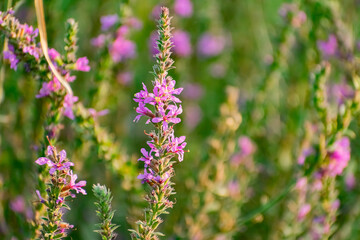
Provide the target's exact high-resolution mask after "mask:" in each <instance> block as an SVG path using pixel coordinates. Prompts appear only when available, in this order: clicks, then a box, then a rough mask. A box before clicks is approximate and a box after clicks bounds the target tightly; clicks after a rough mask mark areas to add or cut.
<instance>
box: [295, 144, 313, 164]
mask: <svg viewBox="0 0 360 240" xmlns="http://www.w3.org/2000/svg"><path fill="white" fill-rule="evenodd" d="M313 153H314V149H313V148H312V147H307V148H304V149H303V150H302V151H301V154H300V156H299V157H298V159H297V162H298V164H299V165H303V164H304V163H305V159H306V158H307V157H308V156H310V155H311V154H313Z"/></svg>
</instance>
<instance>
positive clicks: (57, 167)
mask: <svg viewBox="0 0 360 240" xmlns="http://www.w3.org/2000/svg"><path fill="white" fill-rule="evenodd" d="M51 155H53V149H52V147H51V146H48V148H47V156H51ZM58 160H59V162H57V163H55V162H53V161H51V160H50V159H49V158H46V157H41V158H38V159H37V160H36V161H35V163H37V164H39V165H44V164H47V165H48V166H49V167H50V171H49V173H50V174H51V175H53V174H54V173H55V171H62V170H69V169H70V167H71V166H74V163H72V162H69V161H66V152H65V150H62V151H61V152H60V154H59V156H58Z"/></svg>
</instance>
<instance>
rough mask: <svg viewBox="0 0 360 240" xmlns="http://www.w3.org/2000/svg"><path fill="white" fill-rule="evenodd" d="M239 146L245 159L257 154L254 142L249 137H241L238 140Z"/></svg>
mask: <svg viewBox="0 0 360 240" xmlns="http://www.w3.org/2000/svg"><path fill="white" fill-rule="evenodd" d="M238 145H239V147H240V151H241V153H242V154H243V156H244V157H246V156H249V155H250V154H253V153H254V152H255V146H254V144H253V142H252V141H251V140H250V138H249V137H247V136H241V137H240V138H239V139H238Z"/></svg>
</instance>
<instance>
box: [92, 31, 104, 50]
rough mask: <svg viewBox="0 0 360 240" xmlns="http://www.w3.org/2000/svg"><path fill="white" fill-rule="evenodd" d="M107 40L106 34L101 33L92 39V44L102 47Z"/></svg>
mask: <svg viewBox="0 0 360 240" xmlns="http://www.w3.org/2000/svg"><path fill="white" fill-rule="evenodd" d="M105 41H106V36H105V35H104V34H100V35H99V36H97V37H95V38H92V39H91V45H93V46H94V47H97V48H100V47H102V46H104V44H105Z"/></svg>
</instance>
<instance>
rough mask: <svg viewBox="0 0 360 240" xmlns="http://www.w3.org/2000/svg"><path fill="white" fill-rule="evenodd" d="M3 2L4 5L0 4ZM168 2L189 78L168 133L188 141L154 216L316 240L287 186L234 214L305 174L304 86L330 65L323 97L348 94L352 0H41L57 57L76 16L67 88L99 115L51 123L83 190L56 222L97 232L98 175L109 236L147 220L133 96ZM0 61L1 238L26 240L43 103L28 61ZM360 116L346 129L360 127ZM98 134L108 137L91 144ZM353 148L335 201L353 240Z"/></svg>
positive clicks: (254, 234) (141, 141) (193, 226)
mask: <svg viewBox="0 0 360 240" xmlns="http://www.w3.org/2000/svg"><path fill="white" fill-rule="evenodd" d="M7 4H8V3H7V1H2V2H1V3H0V10H1V11H4V10H6V8H7ZM11 5H12V6H15V5H17V6H19V7H18V9H17V10H16V13H15V16H17V17H18V18H19V19H20V22H21V23H28V24H29V25H34V26H36V25H37V24H36V15H35V8H34V4H33V2H32V1H29V0H25V1H21V2H19V1H16V0H13V1H12V3H11ZM163 5H164V6H167V7H169V9H170V14H171V15H172V16H173V19H172V26H173V27H174V30H173V42H174V45H175V47H174V53H173V58H174V60H175V67H176V68H175V69H174V70H172V71H171V73H170V74H171V76H172V77H173V78H174V79H175V80H176V81H177V87H184V91H183V93H182V95H180V98H181V100H182V101H183V108H184V112H183V115H182V116H181V117H182V123H181V124H178V125H176V127H175V131H176V134H177V135H178V136H182V135H184V136H186V141H187V142H188V145H187V149H188V150H189V153H186V154H185V158H184V161H183V162H182V163H181V164H176V165H175V171H176V175H175V177H174V181H175V182H176V185H175V189H176V192H177V194H176V196H175V198H176V204H175V205H174V208H173V209H171V211H170V214H169V215H166V216H163V218H164V223H163V224H162V225H161V231H163V232H164V233H165V234H166V237H165V238H164V239H192V240H201V239H216V240H225V239H251V240H254V239H316V238H315V237H314V234H312V232H311V231H312V230H310V229H311V225H312V217H311V216H308V217H304V218H302V217H300V218H299V208H300V205H301V204H303V203H302V202H301V199H300V198H299V197H298V195H299V194H298V192H297V191H296V190H293V191H290V192H289V193H287V194H286V196H285V197H284V199H282V201H280V202H279V203H278V204H276V205H274V206H272V207H271V208H270V209H269V210H268V211H267V212H265V213H264V214H257V215H256V216H255V217H254V218H252V219H251V220H250V221H247V222H246V223H242V222H241V219H242V218H243V217H245V216H248V214H249V213H250V212H252V211H253V210H255V209H257V208H258V207H260V206H261V205H263V204H265V203H267V202H268V201H269V200H271V199H274V198H276V197H278V196H280V194H282V193H283V191H284V189H286V188H287V186H288V184H289V182H290V181H291V180H292V179H294V178H296V177H297V176H299V174H300V173H301V167H300V166H299V165H298V158H299V157H300V156H301V153H302V151H303V148H304V146H305V147H306V144H311V139H312V135H314V134H316V129H314V128H316V126H315V127H314V124H313V123H314V122H316V121H318V119H317V116H316V112H315V110H314V107H313V105H312V95H311V92H312V85H311V81H310V73H311V72H312V71H313V70H314V68H315V67H316V65H317V64H319V63H320V62H321V61H323V60H326V61H329V62H330V63H331V64H332V66H333V68H332V69H333V71H332V74H331V77H330V78H329V82H328V85H327V89H328V98H327V99H328V101H329V106H330V107H332V108H331V109H333V111H334V112H335V111H336V109H337V107H338V104H339V101H341V100H342V99H343V98H345V97H346V96H347V95H346V94H351V93H349V91H351V89H350V90H349V91H348V92H346V89H348V88H349V87H350V84H349V78H348V75H347V74H346V71H345V70H344V69H346V66H345V65H346V58H345V57H344V56H339V55H341V54H340V53H339V52H340V51H342V49H343V48H346V47H347V48H346V49H347V50H348V51H347V52H351V57H356V56H358V55H359V45H358V44H357V39H359V34H360V29H359V28H358V26H359V14H358V12H359V10H360V9H359V8H360V2H359V1H357V0H346V1H335V0H331V1H316V0H301V1H300V0H299V1H283V0H271V1H263V0H229V1H216V0H207V1H200V0H174V1H170V0H169V1H155V0H148V1H140V0H129V1H124V0H123V1H120V0H116V1H113V0H107V1H101V0H92V1H85V0H77V1H72V0H58V1H48V0H45V1H44V6H45V16H46V25H47V26H46V27H47V34H48V42H49V47H50V48H55V49H57V51H58V52H60V53H63V52H64V50H63V49H64V38H65V35H66V28H65V23H66V21H67V19H69V18H73V19H74V20H75V21H77V22H78V52H77V56H79V57H83V56H86V57H87V58H88V59H89V65H90V66H91V71H89V72H80V73H77V74H76V80H75V81H74V82H72V83H71V87H72V89H73V91H74V94H75V95H76V96H78V97H79V101H81V102H82V103H83V104H84V106H85V107H86V108H93V109H95V110H96V111H97V112H98V113H99V114H97V115H96V114H95V113H94V116H93V118H94V122H95V124H96V126H97V127H98V128H97V130H95V133H94V131H92V130H89V128H88V127H87V126H85V127H84V122H82V120H81V118H78V117H76V118H75V120H74V121H73V120H70V119H66V120H65V121H64V127H63V129H62V130H61V132H60V138H59V141H58V146H57V147H58V149H66V151H67V153H68V156H69V158H70V159H71V160H72V161H73V162H74V163H75V169H74V171H76V173H77V174H78V176H79V179H84V180H86V181H87V186H86V187H85V189H86V190H87V192H88V195H86V196H78V197H77V198H76V199H74V200H73V201H72V202H70V203H69V205H70V207H71V208H72V209H71V211H69V212H67V213H66V214H65V218H66V220H67V221H68V222H70V223H71V224H73V225H75V228H74V229H73V230H72V231H71V233H70V234H69V237H68V239H87V240H91V239H99V237H98V236H97V234H96V233H94V232H93V230H94V229H95V226H94V224H95V223H97V221H98V219H97V217H96V215H95V206H94V203H93V202H94V200H95V199H94V196H93V194H92V192H91V186H92V185H93V184H96V183H101V184H105V185H106V186H107V187H109V188H110V189H111V191H112V193H113V196H114V199H113V208H114V209H116V212H115V216H114V222H115V223H116V224H119V225H120V227H119V228H118V229H117V230H116V232H117V233H118V237H117V239H130V236H129V233H128V230H127V229H129V228H133V227H134V226H135V222H136V221H137V220H138V219H141V218H142V217H143V212H142V209H143V208H144V207H146V202H145V201H144V200H143V196H144V195H145V191H146V190H148V187H147V186H145V185H142V184H141V182H140V180H138V179H137V175H138V174H139V173H140V172H141V171H142V170H141V169H142V167H143V166H142V163H141V162H137V159H138V158H139V157H140V149H141V148H142V147H145V146H146V141H147V140H148V138H147V136H146V135H145V134H144V129H145V130H147V131H149V130H150V129H151V126H147V125H145V124H144V123H145V120H143V119H142V120H141V121H140V122H139V123H137V124H135V123H133V119H134V117H135V116H136V112H135V108H136V106H137V105H136V103H135V102H134V101H133V100H132V98H133V95H134V94H135V93H136V92H138V91H139V90H140V89H141V88H142V82H144V83H145V84H146V85H147V86H148V87H150V85H151V81H152V79H153V78H152V75H151V73H150V71H151V70H152V65H153V64H154V59H153V57H152V56H153V54H155V53H156V50H154V41H155V40H156V35H154V34H156V31H155V30H156V19H157V16H158V14H159V6H163ZM329 9H330V10H329ZM333 9H336V10H335V11H333ZM109 15H113V18H114V19H116V20H115V23H114V24H110V26H106V22H107V21H106V19H104V18H103V17H104V16H109ZM114 16H115V17H114ZM334 16H335V17H334ZM334 19H335V20H334ZM339 22H340V23H339ZM338 25H340V27H339V26H338ZM123 26H127V28H126V30H124V28H122V27H123ZM122 31H125V32H122ZM332 36H333V37H334V38H335V40H334V39H332ZM339 36H342V37H343V38H342V39H341V40H339ZM0 41H1V44H2V43H3V41H4V37H3V36H2V37H1V40H0ZM340 41H341V44H340V43H339V42H340ZM340 47H341V49H340ZM344 59H345V60H344ZM1 64H2V67H3V70H4V71H5V72H4V74H5V75H4V76H5V77H4V78H3V79H4V81H3V82H2V83H1V86H0V88H1V89H2V90H3V99H2V101H1V103H0V239H28V238H30V237H31V232H32V230H31V229H32V228H31V224H29V222H31V221H32V219H34V217H35V215H34V205H36V201H37V198H36V196H35V194H34V193H35V190H36V188H37V172H38V170H37V168H38V166H36V165H35V163H34V161H35V160H36V159H37V158H38V157H40V156H38V151H37V150H38V149H39V147H40V145H41V144H43V142H42V134H43V129H42V126H43V122H44V118H45V117H46V111H47V110H46V100H44V99H37V98H35V95H36V94H37V93H38V91H39V89H40V87H41V84H40V82H39V81H38V79H34V78H33V77H32V76H31V74H28V73H26V71H25V69H24V67H22V66H21V67H19V68H18V70H17V71H13V70H12V69H10V68H9V66H8V64H7V63H5V62H1ZM340 85H341V87H342V88H341V89H343V88H344V89H345V90H343V91H340V90H339V86H340ZM350 88H351V87H350ZM344 92H346V93H344ZM103 110H105V111H104V112H101V111H103ZM101 113H103V114H104V115H103V114H101ZM105 113H106V114H105ZM77 114H78V113H76V114H75V115H76V116H77ZM357 123H358V120H357V119H356V120H355V122H354V123H353V124H352V125H351V127H350V128H351V130H352V131H353V132H354V133H355V135H356V133H357V132H358V124H357ZM94 134H95V135H98V136H100V137H99V138H100V139H105V140H103V141H100V142H101V144H100V143H99V140H94V138H96V137H94ZM99 138H98V139H99ZM359 147H360V146H359V141H358V138H357V137H355V138H354V139H353V140H352V141H351V148H352V152H351V156H352V158H351V161H350V163H349V165H348V167H347V169H346V170H345V171H344V173H343V174H342V175H341V176H339V177H338V178H337V181H336V186H337V190H338V198H339V199H340V202H341V204H340V207H339V211H338V216H337V221H336V225H334V226H335V227H334V230H333V235H332V237H333V238H332V239H360V232H359V228H358V226H359V214H360V201H359V190H358V183H357V181H356V179H357V177H358V176H359V168H358V162H359V161H358V160H359V154H360V151H359V150H358V149H360V148H359ZM309 201H310V200H309ZM305 215H306V214H305Z"/></svg>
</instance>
